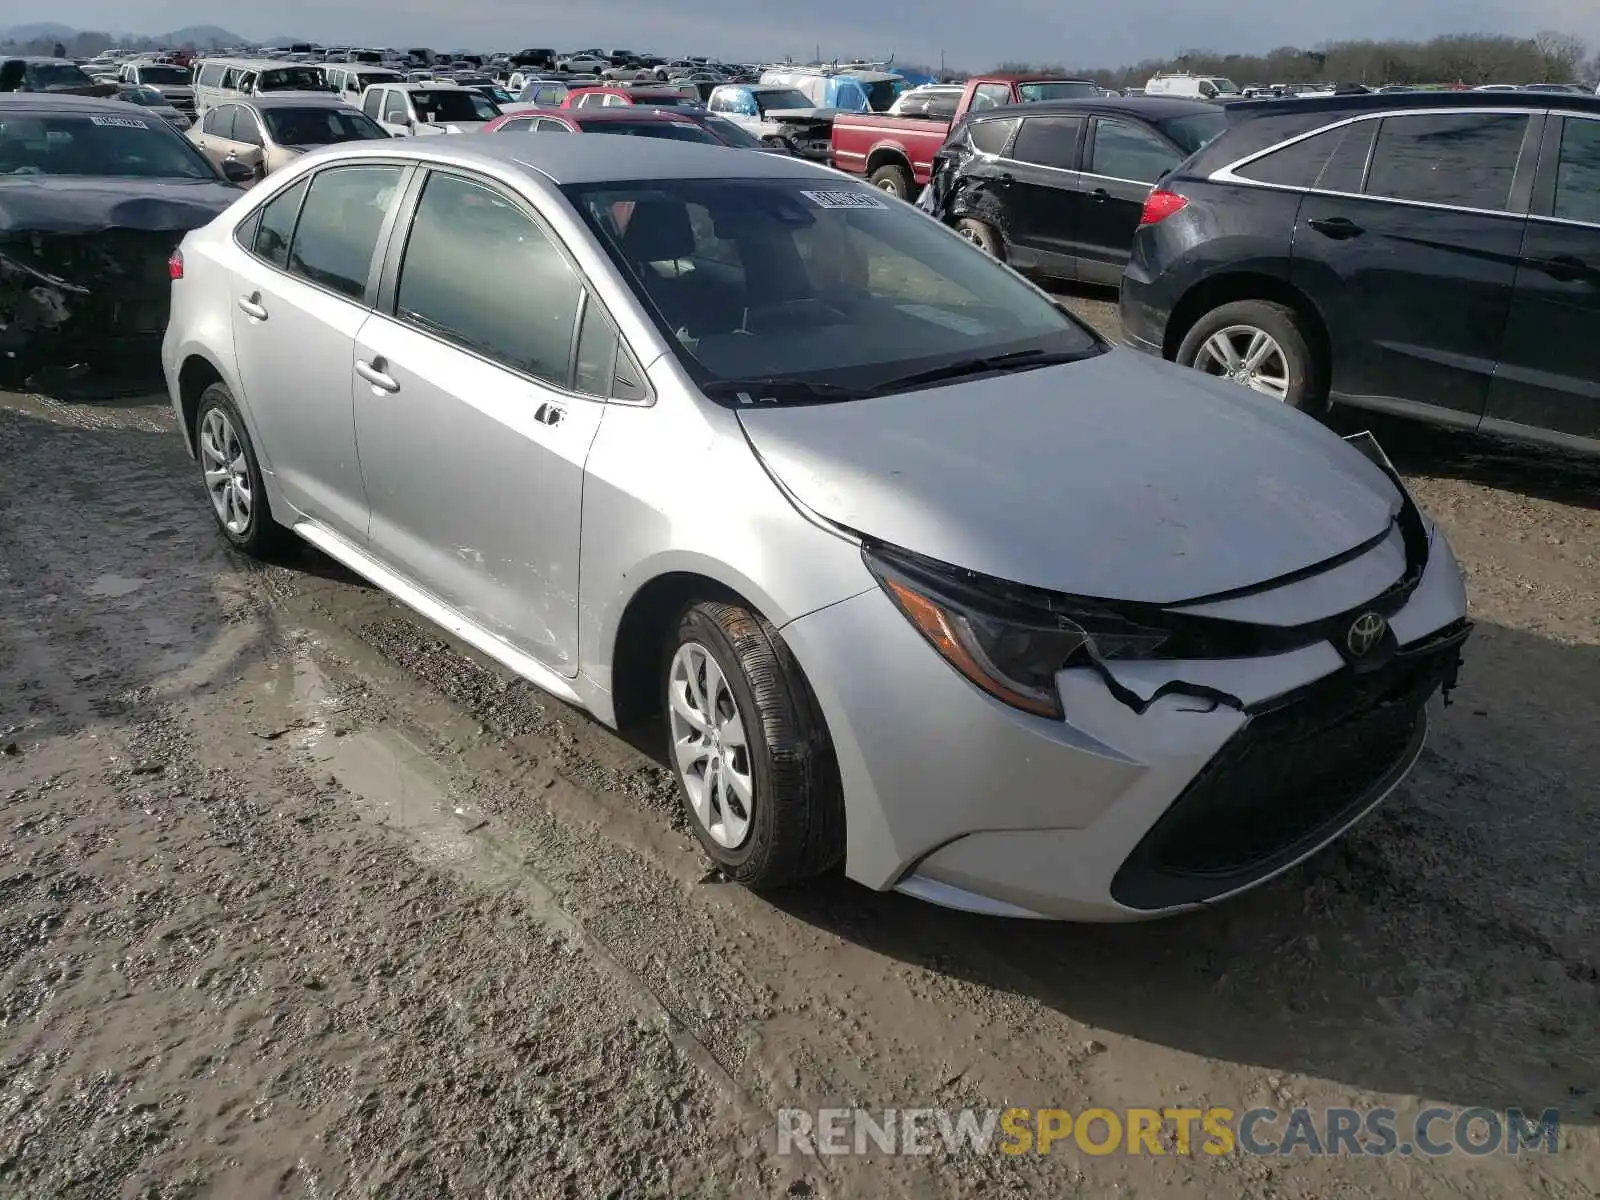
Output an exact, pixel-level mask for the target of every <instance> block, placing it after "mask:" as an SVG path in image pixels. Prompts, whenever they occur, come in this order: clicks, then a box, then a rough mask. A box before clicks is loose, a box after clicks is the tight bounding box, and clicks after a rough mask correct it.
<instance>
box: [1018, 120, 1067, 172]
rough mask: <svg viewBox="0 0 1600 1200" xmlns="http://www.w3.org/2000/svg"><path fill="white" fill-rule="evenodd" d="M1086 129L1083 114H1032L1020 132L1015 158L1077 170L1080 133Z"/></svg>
mask: <svg viewBox="0 0 1600 1200" xmlns="http://www.w3.org/2000/svg"><path fill="white" fill-rule="evenodd" d="M1082 129H1083V118H1082V117H1029V118H1028V119H1027V120H1025V121H1023V122H1022V129H1021V130H1020V131H1019V132H1018V133H1017V140H1016V142H1015V144H1013V145H1012V147H1011V157H1012V158H1014V159H1016V160H1017V161H1018V162H1025V163H1037V164H1038V165H1039V166H1041V167H1059V168H1061V169H1063V170H1068V171H1071V170H1076V169H1077V166H1078V134H1079V132H1080V131H1082Z"/></svg>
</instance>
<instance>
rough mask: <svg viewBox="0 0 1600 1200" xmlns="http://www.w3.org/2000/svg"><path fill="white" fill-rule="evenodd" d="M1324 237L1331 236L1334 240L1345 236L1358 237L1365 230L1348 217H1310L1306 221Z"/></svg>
mask: <svg viewBox="0 0 1600 1200" xmlns="http://www.w3.org/2000/svg"><path fill="white" fill-rule="evenodd" d="M1306 224H1307V225H1309V226H1311V228H1313V229H1315V230H1316V231H1317V232H1318V233H1320V234H1322V235H1323V236H1324V237H1331V238H1332V239H1333V240H1334V241H1336V242H1342V241H1344V240H1345V239H1347V238H1353V237H1360V236H1361V235H1362V234H1363V233H1365V232H1366V230H1365V229H1363V228H1361V226H1359V225H1357V224H1356V223H1355V222H1354V221H1352V220H1351V219H1350V218H1349V217H1312V218H1311V220H1309V221H1307V222H1306Z"/></svg>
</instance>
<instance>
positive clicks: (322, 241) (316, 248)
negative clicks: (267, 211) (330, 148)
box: [289, 167, 400, 300]
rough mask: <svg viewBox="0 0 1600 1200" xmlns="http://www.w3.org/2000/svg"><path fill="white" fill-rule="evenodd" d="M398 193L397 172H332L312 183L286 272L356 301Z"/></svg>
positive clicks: (375, 169) (385, 169)
mask: <svg viewBox="0 0 1600 1200" xmlns="http://www.w3.org/2000/svg"><path fill="white" fill-rule="evenodd" d="M399 190H400V168H399V167H330V168H328V169H327V170H325V171H319V172H318V173H317V174H316V176H315V177H313V179H312V181H311V190H310V192H308V193H307V195H306V200H305V204H304V206H303V207H302V208H301V210H300V223H299V225H298V226H296V228H295V233H294V243H293V245H292V247H291V248H290V251H289V270H290V271H291V272H293V273H294V274H296V275H300V276H303V277H304V278H305V279H307V280H309V281H310V282H312V283H317V284H321V285H322V286H323V287H325V288H328V289H329V290H331V291H334V292H337V293H339V295H341V296H347V297H349V298H350V299H352V300H360V299H361V298H362V297H363V295H364V294H365V293H366V290H367V276H368V274H370V272H371V270H372V254H373V251H374V250H376V249H377V246H378V233H379V231H380V230H381V229H382V228H383V220H384V218H385V217H386V216H387V215H388V213H389V206H390V205H391V204H393V203H394V200H395V196H396V195H397V194H398V193H399Z"/></svg>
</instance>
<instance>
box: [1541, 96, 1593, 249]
mask: <svg viewBox="0 0 1600 1200" xmlns="http://www.w3.org/2000/svg"><path fill="white" fill-rule="evenodd" d="M1545 116H1546V117H1547V118H1550V117H1555V118H1558V119H1556V120H1548V119H1547V120H1546V121H1545V124H1544V142H1543V145H1542V146H1541V148H1540V150H1539V167H1538V171H1537V174H1536V175H1535V177H1534V184H1533V203H1532V205H1531V207H1530V208H1529V210H1528V219H1529V220H1530V221H1540V222H1543V223H1545V224H1548V225H1561V226H1565V227H1567V228H1569V229H1600V221H1579V220H1577V219H1575V218H1573V217H1558V216H1556V215H1555V204H1556V178H1557V173H1558V171H1559V170H1560V166H1561V139H1562V136H1563V134H1564V133H1565V131H1566V123H1567V122H1568V121H1593V122H1595V123H1596V124H1600V113H1590V112H1581V113H1580V112H1563V111H1562V110H1560V109H1554V110H1552V111H1550V112H1547V113H1546V114H1545Z"/></svg>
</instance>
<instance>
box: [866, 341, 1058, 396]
mask: <svg viewBox="0 0 1600 1200" xmlns="http://www.w3.org/2000/svg"><path fill="white" fill-rule="evenodd" d="M1086 357H1088V355H1087V354H1086V353H1085V352H1084V351H1082V350H1071V351H1051V350H1038V349H1034V350H1014V351H1012V352H1011V353H1010V354H991V355H988V356H986V357H982V358H963V359H960V360H959V361H957V362H953V363H946V364H945V365H944V366H942V367H930V368H928V369H927V370H926V371H914V372H912V373H911V374H910V375H901V376H899V377H897V378H895V379H886V380H884V381H883V382H882V383H880V384H878V385H877V386H875V387H874V388H873V389H872V392H873V394H874V395H881V394H883V393H884V392H898V391H903V390H904V389H906V388H914V387H920V386H922V385H923V384H926V383H943V382H944V381H945V380H947V379H961V378H964V377H966V376H968V375H989V374H993V373H994V372H997V371H1031V370H1033V369H1034V368H1036V367H1053V366H1056V365H1058V364H1060V363H1069V362H1077V361H1078V360H1079V359H1082V358H1086Z"/></svg>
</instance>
